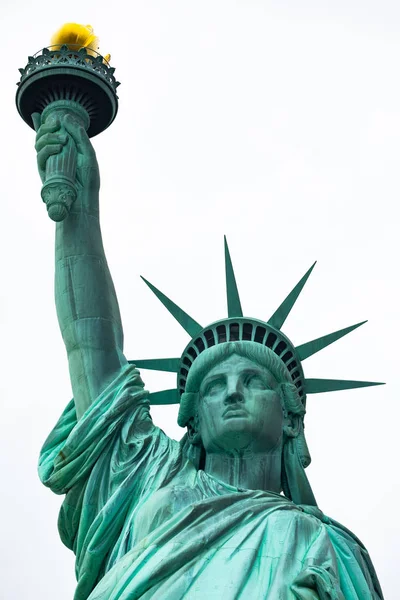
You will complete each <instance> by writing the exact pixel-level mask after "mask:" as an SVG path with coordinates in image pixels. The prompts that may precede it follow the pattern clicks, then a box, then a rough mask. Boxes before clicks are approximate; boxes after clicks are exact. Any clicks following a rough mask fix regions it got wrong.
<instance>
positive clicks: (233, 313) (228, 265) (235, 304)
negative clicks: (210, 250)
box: [224, 235, 243, 318]
mask: <svg viewBox="0 0 400 600" xmlns="http://www.w3.org/2000/svg"><path fill="white" fill-rule="evenodd" d="M224 245H225V275H226V299H227V302H228V317H229V318H230V317H243V312H242V306H241V304H240V298H239V292H238V289H237V285H236V279H235V273H234V271H233V266H232V261H231V255H230V253H229V248H228V242H227V240H226V236H225V235H224Z"/></svg>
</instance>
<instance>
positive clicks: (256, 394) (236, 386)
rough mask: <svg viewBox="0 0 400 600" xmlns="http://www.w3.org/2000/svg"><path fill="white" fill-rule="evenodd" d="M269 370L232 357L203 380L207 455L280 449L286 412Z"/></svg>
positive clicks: (201, 431)
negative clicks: (284, 413)
mask: <svg viewBox="0 0 400 600" xmlns="http://www.w3.org/2000/svg"><path fill="white" fill-rule="evenodd" d="M277 388H278V384H277V382H276V380H275V378H274V377H273V375H272V373H271V372H270V371H268V369H266V368H264V367H261V366H259V365H258V364H256V363H254V362H252V361H251V360H249V359H248V358H244V357H242V356H238V355H235V354H234V355H232V356H230V357H229V358H227V359H226V360H225V361H224V362H221V363H220V364H218V365H217V366H215V367H213V368H212V369H211V370H210V371H209V372H208V373H207V375H206V376H205V377H204V379H203V381H202V383H201V386H200V394H199V405H198V415H199V425H198V428H199V434H200V437H201V440H202V443H203V446H204V448H205V450H206V452H207V453H225V452H235V451H238V452H270V451H271V450H273V449H275V448H277V447H279V445H280V441H281V438H282V431H283V409H282V404H281V399H280V396H279V394H278V392H277V391H276V390H277Z"/></svg>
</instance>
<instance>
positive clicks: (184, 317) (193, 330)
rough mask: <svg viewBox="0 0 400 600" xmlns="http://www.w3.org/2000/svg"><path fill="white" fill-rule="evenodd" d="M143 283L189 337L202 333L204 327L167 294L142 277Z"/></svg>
mask: <svg viewBox="0 0 400 600" xmlns="http://www.w3.org/2000/svg"><path fill="white" fill-rule="evenodd" d="M142 279H143V281H144V282H145V283H146V285H148V286H149V288H150V289H151V291H152V292H153V293H154V294H155V295H156V296H157V298H158V299H159V300H160V301H161V302H162V303H163V304H164V306H165V308H166V309H167V310H169V312H170V313H171V315H172V316H173V317H175V319H176V320H177V321H178V323H179V324H180V325H181V326H182V327H183V329H184V330H185V331H187V332H188V334H189V335H191V336H192V337H194V336H195V335H196V334H197V333H198V332H199V331H201V329H202V326H201V325H199V324H198V323H196V321H195V320H194V319H192V317H190V316H189V315H188V314H187V313H185V311H184V310H182V309H181V308H179V306H178V305H177V304H175V302H172V300H170V299H169V298H167V296H166V295H165V294H163V293H162V292H160V290H158V289H157V288H156V287H155V286H154V285H152V284H151V283H150V282H149V281H147V279H145V278H144V277H142Z"/></svg>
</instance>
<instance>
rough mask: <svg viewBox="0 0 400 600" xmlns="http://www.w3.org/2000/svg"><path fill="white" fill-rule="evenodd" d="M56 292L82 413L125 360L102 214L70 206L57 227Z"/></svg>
mask: <svg viewBox="0 0 400 600" xmlns="http://www.w3.org/2000/svg"><path fill="white" fill-rule="evenodd" d="M55 258H56V273H55V297H56V307H57V315H58V321H59V324H60V329H61V333H62V336H63V339H64V343H65V346H66V349H67V353H68V360H69V369H70V376H71V383H72V389H73V393H74V398H75V403H76V408H77V413H78V417H79V416H81V415H82V413H83V412H84V411H85V410H86V408H87V407H88V406H89V405H90V403H91V402H92V401H93V400H94V398H96V396H97V395H98V394H99V393H100V392H101V391H102V390H103V389H104V388H105V387H106V385H107V384H108V383H109V381H110V380H111V379H112V377H114V375H115V374H116V372H117V371H118V369H119V368H120V367H121V365H123V364H124V363H125V362H126V360H125V358H124V356H123V332H122V325H121V318H120V313H119V308H118V302H117V297H116V294H115V289H114V285H113V282H112V279H111V274H110V271H109V269H108V265H107V261H106V257H105V254H104V249H103V243H102V237H101V231H100V223H99V219H98V216H93V215H89V214H88V213H86V212H79V213H75V212H71V214H70V215H69V217H68V218H67V219H66V220H65V221H63V222H61V223H58V224H57V229H56V256H55Z"/></svg>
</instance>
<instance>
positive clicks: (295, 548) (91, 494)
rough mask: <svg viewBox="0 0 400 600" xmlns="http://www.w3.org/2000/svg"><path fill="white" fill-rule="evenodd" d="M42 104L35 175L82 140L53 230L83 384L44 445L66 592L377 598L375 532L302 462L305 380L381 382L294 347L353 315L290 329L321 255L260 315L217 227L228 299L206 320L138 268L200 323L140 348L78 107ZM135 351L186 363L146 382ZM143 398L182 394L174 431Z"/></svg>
mask: <svg viewBox="0 0 400 600" xmlns="http://www.w3.org/2000/svg"><path fill="white" fill-rule="evenodd" d="M45 116H46V115H45ZM35 119H36V125H35V126H36V129H37V139H36V148H37V152H38V164H39V170H40V174H41V176H42V177H43V174H44V173H45V172H46V171H45V169H46V163H47V161H48V160H50V159H51V158H53V157H59V158H60V156H61V157H62V153H63V148H64V146H67V145H70V146H72V147H73V148H74V149H75V152H76V164H75V168H76V181H75V184H76V191H77V196H76V199H75V200H74V202H73V203H72V205H71V207H70V211H69V213H68V214H67V215H66V218H65V219H64V220H63V221H60V222H58V223H57V224H56V243H55V259H56V260H55V265H56V266H55V270H56V272H55V298H56V307H57V316H58V322H59V326H60V330H61V334H62V337H63V340H64V343H65V347H66V351H67V356H68V362H69V372H70V378H71V384H72V390H73V396H74V398H73V400H71V402H69V404H68V405H67V407H66V408H65V410H64V412H63V413H62V415H61V417H60V419H59V420H58V422H57V423H56V425H55V427H54V429H53V430H52V432H51V433H50V435H49V437H48V438H47V440H46V441H45V443H44V446H43V448H42V451H41V456H40V463H39V475H40V477H41V480H42V481H43V483H44V484H45V485H46V486H48V487H49V488H50V489H52V490H53V491H54V492H55V493H57V494H64V495H65V500H64V502H63V505H62V508H61V511H60V516H59V521H58V526H59V532H60V536H61V538H62V541H63V543H64V544H65V545H66V546H67V547H68V548H70V549H71V550H72V551H73V552H74V553H75V555H76V577H77V589H76V593H75V596H74V600H134V599H140V600H180V599H187V600H196V599H199V598H201V599H203V598H205V599H209V598H210V599H213V598H215V599H221V598H223V599H224V600H249V599H251V600H275V599H276V600H278V599H282V600H367V599H373V600H381V599H382V597H383V596H382V592H381V589H380V586H379V582H378V579H377V577H376V574H375V571H374V568H373V565H372V563H371V560H370V558H369V555H368V552H367V550H366V549H365V547H364V546H363V545H362V543H361V542H360V540H358V539H357V537H356V536H354V535H353V534H352V533H351V532H350V531H349V530H347V529H346V528H345V527H343V526H342V525H340V524H339V523H337V522H336V521H334V520H333V519H331V518H329V517H328V516H326V515H325V514H324V513H323V512H322V511H321V510H320V508H319V507H318V506H317V501H316V499H315V496H314V493H313V491H312V488H311V485H310V483H309V481H308V478H307V475H306V472H305V469H306V467H307V466H308V465H309V464H310V461H311V457H310V453H309V450H308V447H307V443H306V439H305V433H304V417H305V400H306V399H305V391H307V392H310V393H316V392H318V391H321V392H322V391H332V390H334V389H347V388H349V387H360V386H370V385H376V384H373V383H368V382H356V381H334V380H316V379H305V378H304V374H303V369H302V365H301V360H302V359H304V358H307V356H311V354H313V353H314V352H316V351H318V350H320V349H322V348H323V347H325V346H326V345H328V344H329V343H332V342H333V341H336V340H337V339H339V338H340V337H342V336H343V335H345V333H348V332H349V331H351V330H353V329H355V328H356V327H357V326H352V327H350V328H346V329H344V330H341V331H339V332H336V333H333V334H330V335H329V336H324V337H323V338H320V339H319V340H314V341H312V342H309V343H308V344H303V345H302V346H300V347H299V348H297V349H296V348H295V347H294V345H293V344H292V343H291V342H290V340H289V339H288V338H287V337H286V335H285V334H283V333H282V332H281V331H280V328H281V327H282V325H283V324H284V321H285V319H286V317H287V315H288V314H289V312H290V310H291V308H292V307H293V305H294V303H295V301H296V299H297V297H298V296H299V294H300V292H301V289H302V288H303V286H304V284H305V282H306V280H307V278H308V276H309V274H310V273H311V270H312V269H310V270H309V271H308V272H307V273H306V275H305V276H304V277H303V278H302V279H301V280H300V282H299V283H298V284H297V286H296V287H295V288H294V290H293V291H292V292H291V293H290V294H289V296H288V297H287V298H286V300H285V301H284V302H283V303H282V304H281V306H280V307H279V309H278V310H277V311H275V313H274V315H273V316H272V317H271V319H270V321H269V322H268V323H267V322H264V321H260V320H257V319H250V318H249V319H247V318H244V317H242V316H241V315H242V309H241V304H240V300H239V294H238V290H237V285H236V280H235V276H234V272H233V267H232V262H231V258H230V255H229V250H228V247H227V245H226V244H225V252H226V280H227V296H228V317H227V318H225V319H221V320H220V321H216V322H215V323H213V324H211V325H209V326H207V327H205V328H203V327H202V326H201V325H199V323H197V322H196V321H195V320H194V319H193V318H192V317H190V316H189V315H188V314H187V313H186V312H184V311H183V310H182V309H181V308H179V307H178V306H177V305H176V304H175V303H174V302H172V300H170V299H169V298H167V296H165V295H164V294H163V293H162V292H160V291H159V290H158V289H157V288H155V287H154V286H153V285H152V284H150V283H149V282H148V281H146V280H144V281H145V282H146V284H147V285H148V286H149V287H150V289H151V290H152V291H153V292H154V294H155V295H156V296H157V298H158V299H159V300H160V301H161V302H162V303H163V305H164V306H165V307H166V308H167V309H168V311H169V312H170V313H171V314H172V315H173V316H174V318H175V319H176V320H177V321H178V322H179V323H180V324H181V326H182V327H183V328H184V329H185V330H186V331H187V332H188V333H189V335H190V336H191V338H192V339H191V340H190V342H189V343H188V345H187V347H186V348H185V349H184V351H183V353H182V356H181V357H180V358H179V359H178V358H164V359H162V358H161V359H160V358H158V359H143V360H138V361H136V366H135V365H133V364H130V361H128V360H127V358H126V356H125V354H124V350H123V329H122V323H121V318H120V312H119V307H118V302H117V297H116V293H115V289H114V285H113V282H112V278H111V274H110V271H109V268H108V264H107V260H106V257H105V253H104V248H103V243H102V237H101V229H100V221H99V187H100V177H99V169H98V165H97V160H96V155H95V152H94V149H93V147H92V144H91V142H90V140H89V137H88V133H87V131H86V129H85V125H84V123H82V122H80V121H79V120H76V119H71V118H70V116H68V115H63V114H59V115H58V118H57V119H55V120H54V122H52V123H50V124H49V123H48V121H47V119H46V120H44V119H43V115H39V117H35ZM48 134H50V135H48ZM60 161H61V159H60ZM57 164H58V163H57ZM60 164H61V163H60ZM58 168H60V165H58ZM146 318H147V319H148V315H146ZM155 327H156V326H155V325H154V328H155ZM137 366H140V367H142V368H144V369H160V370H163V371H173V372H176V374H177V378H178V382H177V388H176V389H175V388H173V389H169V390H164V391H161V392H156V393H153V394H149V392H148V391H147V390H145V388H144V383H143V381H142V379H141V377H140V374H139V371H138V370H137V368H136V367H137ZM151 403H152V404H159V405H162V404H173V403H175V404H177V403H179V423H180V424H181V425H182V426H184V427H186V433H185V435H184V436H183V438H182V440H181V441H180V442H178V441H175V440H172V439H170V438H169V437H168V436H167V435H166V434H165V433H164V432H163V431H162V429H161V428H159V427H157V426H156V425H155V424H154V423H153V421H152V418H151V414H150V404H151ZM309 409H310V410H312V406H311V407H309ZM161 425H162V423H161ZM336 477H339V475H337V476H336V475H335V478H336Z"/></svg>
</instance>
